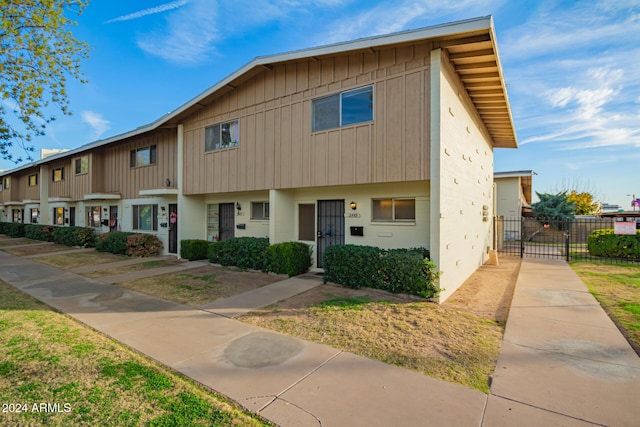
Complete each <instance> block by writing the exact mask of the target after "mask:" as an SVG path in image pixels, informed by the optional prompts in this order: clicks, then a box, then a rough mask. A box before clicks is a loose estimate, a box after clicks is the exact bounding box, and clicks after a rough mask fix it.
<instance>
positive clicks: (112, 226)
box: [109, 206, 118, 232]
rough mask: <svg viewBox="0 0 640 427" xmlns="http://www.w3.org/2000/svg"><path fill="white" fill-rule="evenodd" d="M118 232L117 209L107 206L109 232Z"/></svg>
mask: <svg viewBox="0 0 640 427" xmlns="http://www.w3.org/2000/svg"><path fill="white" fill-rule="evenodd" d="M117 230H118V207H117V206H109V232H111V231H117Z"/></svg>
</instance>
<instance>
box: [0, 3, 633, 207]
mask: <svg viewBox="0 0 640 427" xmlns="http://www.w3.org/2000/svg"><path fill="white" fill-rule="evenodd" d="M486 15H492V16H493V18H494V22H495V27H496V33H497V40H498V48H499V53H500V58H501V62H502V67H503V71H504V77H505V80H506V83H507V85H508V91H509V99H510V102H511V108H512V111H513V117H514V123H515V127H516V132H517V135H518V141H519V144H520V147H519V148H518V149H517V150H506V149H497V150H495V170H496V171H510V170H522V169H524V170H529V169H532V170H534V171H535V172H536V173H537V176H535V177H534V181H533V185H534V190H535V191H538V192H555V191H559V190H562V189H564V188H565V187H567V186H569V187H571V186H577V187H579V188H578V190H588V191H591V192H593V193H595V194H596V196H597V198H598V199H599V200H601V201H603V202H608V203H617V204H620V205H621V206H623V207H625V208H629V207H630V200H631V197H630V196H627V194H635V195H636V197H640V168H639V167H638V165H640V71H639V70H640V1H638V0H588V1H544V0H541V1H529V0H519V1H517V2H516V1H508V0H441V1H438V2H436V1H433V0H431V1H427V0H424V1H420V0H394V1H378V2H374V1H371V0H364V1H355V0H353V1H352V0H316V1H313V2H309V1H302V0H300V1H298V0H280V1H278V0H233V1H228V0H219V1H214V0H176V1H166V0H144V1H140V0H138V1H135V2H121V1H117V2H114V1H107V0H93V1H92V2H91V3H90V4H89V6H88V7H87V9H86V10H85V12H84V13H83V15H82V16H80V17H79V18H77V19H76V20H77V22H78V26H77V27H75V28H74V29H73V31H74V34H75V35H76V37H78V38H79V39H81V40H84V41H86V42H88V43H89V44H90V45H91V46H92V51H91V58H90V59H88V60H86V61H85V62H84V63H83V71H84V73H85V77H86V78H87V79H88V80H89V83H87V84H84V85H81V84H79V83H75V82H73V83H71V84H70V86H69V91H68V92H69V97H70V100H71V109H72V111H73V112H74V115H73V116H71V117H66V116H61V115H59V114H58V120H57V121H56V122H54V123H53V124H52V125H51V126H49V128H48V131H47V135H46V136H44V137H40V138H38V139H36V141H35V147H36V149H38V150H39V149H40V148H42V147H45V148H75V147H78V146H80V145H82V144H85V143H88V142H91V141H94V140H96V139H101V138H105V137H109V136H113V135H117V134H119V133H122V132H126V131H128V130H132V129H134V128H136V127H138V126H141V125H144V124H147V123H149V122H151V121H153V120H155V119H157V118H158V117H160V116H161V115H163V114H165V113H167V112H169V111H171V110H173V109H176V108H177V107H179V106H180V105H182V104H184V103H185V102H187V101H188V100H190V99H191V98H193V97H194V96H196V95H197V94H199V93H200V92H202V91H204V90H206V89H207V88H208V87H210V86H212V85H214V84H215V83H216V82H218V81H219V80H221V79H222V78H224V77H226V76H228V75H229V74H231V73H232V72H234V71H235V70H237V69H238V68H240V67H241V66H242V65H244V64H246V63H247V62H249V61H251V60H252V59H253V58H255V57H256V56H263V55H270V54H277V53H283V52H287V51H291V50H296V49H304V48H310V47H314V46H318V45H323V44H328V43H334V42H340V41H347V40H353V39H356V38H360V37H367V36H372V35H378V34H386V33H390V32H396V31H402V30H408V29H416V28H421V27H425V26H431V25H437V24H442V23H446V22H452V21H457V20H462V19H468V18H474V17H479V16H486ZM17 154H20V153H17ZM12 167H15V165H14V164H12V163H9V162H6V161H0V169H10V168H12Z"/></svg>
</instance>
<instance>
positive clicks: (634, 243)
mask: <svg viewBox="0 0 640 427" xmlns="http://www.w3.org/2000/svg"><path fill="white" fill-rule="evenodd" d="M587 249H588V250H589V255H591V256H601V257H609V258H629V259H640V230H637V231H636V235H635V236H634V235H632V234H614V230H613V229H611V228H608V229H603V230H595V231H592V232H591V234H590V235H589V237H588V238H587Z"/></svg>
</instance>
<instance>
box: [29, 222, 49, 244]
mask: <svg viewBox="0 0 640 427" xmlns="http://www.w3.org/2000/svg"><path fill="white" fill-rule="evenodd" d="M53 229H54V226H53V225H41V224H25V226H24V237H26V238H27V239H33V240H41V241H43V242H53Z"/></svg>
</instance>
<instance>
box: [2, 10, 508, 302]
mask: <svg viewBox="0 0 640 427" xmlns="http://www.w3.org/2000/svg"><path fill="white" fill-rule="evenodd" d="M516 147H517V142H516V135H515V130H514V127H513V121H512V117H511V110H510V107H509V102H508V97H507V92H506V85H505V83H504V79H503V76H502V69H501V66H500V61H499V55H498V50H497V46H496V40H495V31H494V28H493V22H492V19H491V18H490V17H485V18H478V19H472V20H468V21H461V22H455V23H451V24H446V25H441V26H436V27H429V28H424V29H420V30H415V31H407V32H402V33H396V34H391V35H386V36H379V37H372V38H366V39H360V40H356V41H351V42H346V43H340V44H335V45H330V46H323V47H317V48H312V49H306V50H301V51H296V52H289V53H285V54H280V55H273V56H268V57H258V58H256V59H255V60H253V61H252V62H250V63H249V64H247V65H245V66H244V67H242V68H241V69H239V70H237V71H236V72H234V73H233V74H231V75H230V76H228V77H227V78H225V79H224V80H222V81H220V82H218V83H217V84H216V85H215V86H213V87H211V88H210V89H208V90H206V91H205V92H203V93H202V94H200V95H198V96H197V97H195V98H194V99H192V100H191V101H189V102H187V103H186V104H184V105H183V106H181V107H179V108H177V109H176V110H175V111H173V112H172V113H169V114H167V115H165V116H163V117H162V118H160V119H158V120H157V121H155V122H154V123H151V124H149V125H147V126H144V127H141V128H138V129H136V130H135V131H132V132H129V133H127V134H124V135H120V136H117V137H114V138H110V139H108V140H103V141H98V142H95V143H92V144H89V145H86V146H83V147H80V148H78V149H76V150H72V151H70V152H66V153H62V154H59V155H56V156H53V157H50V158H47V159H45V160H42V161H37V162H35V163H34V164H31V165H27V166H25V167H23V168H19V169H17V170H13V171H8V172H5V173H4V174H2V176H3V178H5V179H6V178H9V179H10V180H15V181H18V184H17V185H19V186H22V187H25V188H24V189H22V190H20V191H22V192H24V195H23V193H21V192H20V191H18V190H16V191H17V193H16V194H15V196H14V195H13V193H11V194H12V195H11V196H8V197H5V194H4V191H3V195H2V204H3V206H2V209H3V210H4V212H3V214H4V215H5V216H4V217H3V220H5V221H7V220H20V221H24V222H28V219H29V211H28V209H34V208H35V209H39V210H40V211H39V212H40V214H39V215H40V216H39V220H40V222H42V223H47V224H53V223H55V224H59V225H72V224H75V225H83V226H95V227H96V230H98V231H101V232H107V231H109V230H111V229H121V230H123V231H132V230H139V231H141V232H149V233H156V234H157V235H158V237H159V238H160V239H161V240H162V241H163V243H164V244H165V252H168V253H177V251H178V245H179V241H180V240H181V239H188V238H189V239H191V238H196V239H207V240H210V241H215V240H223V239H228V238H231V237H241V236H256V237H269V239H270V241H271V242H272V243H276V242H283V241H292V240H293V241H302V242H305V243H308V244H309V245H311V246H312V247H313V252H314V267H316V268H322V254H323V252H324V250H325V249H326V248H327V247H328V246H330V245H336V244H357V245H372V246H379V247H383V248H398V247H416V246H422V247H427V248H429V250H430V252H431V256H432V258H433V259H434V261H435V262H436V264H437V265H438V267H439V269H440V271H441V272H442V273H443V274H442V276H441V279H440V286H441V287H442V288H444V291H443V292H442V294H441V300H445V299H446V298H447V297H448V296H450V295H451V293H453V291H455V289H456V288H457V287H459V286H460V284H462V282H463V281H464V280H465V279H466V278H467V277H468V276H469V275H470V274H471V273H473V271H475V270H476V269H477V268H478V267H479V266H480V265H482V264H483V263H484V262H485V261H486V260H487V258H488V252H489V250H490V249H491V248H492V241H493V236H492V221H491V219H492V218H493V215H494V200H493V193H494V190H493V173H494V172H493V150H494V148H516ZM29 171H34V172H33V173H35V174H36V175H37V176H38V178H37V180H38V183H37V184H36V185H39V186H40V187H39V192H38V191H35V190H33V191H32V193H33V194H32V193H29V195H27V193H26V191H27V188H26V185H27V182H28V181H29V178H28V176H29V174H30V173H31V172H29ZM44 181H46V184H45V185H43V182H44ZM11 185H13V183H12V184H11ZM5 191H6V190H5ZM21 197H23V199H20V198H21ZM27 202H29V203H27ZM14 206H16V207H17V206H19V207H20V208H22V209H23V211H24V212H27V213H26V214H25V215H26V216H25V217H24V219H23V218H22V217H13V216H7V212H9V211H10V210H12V209H13V208H14ZM45 210H46V213H45ZM10 215H13V214H10ZM114 219H115V222H114Z"/></svg>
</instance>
